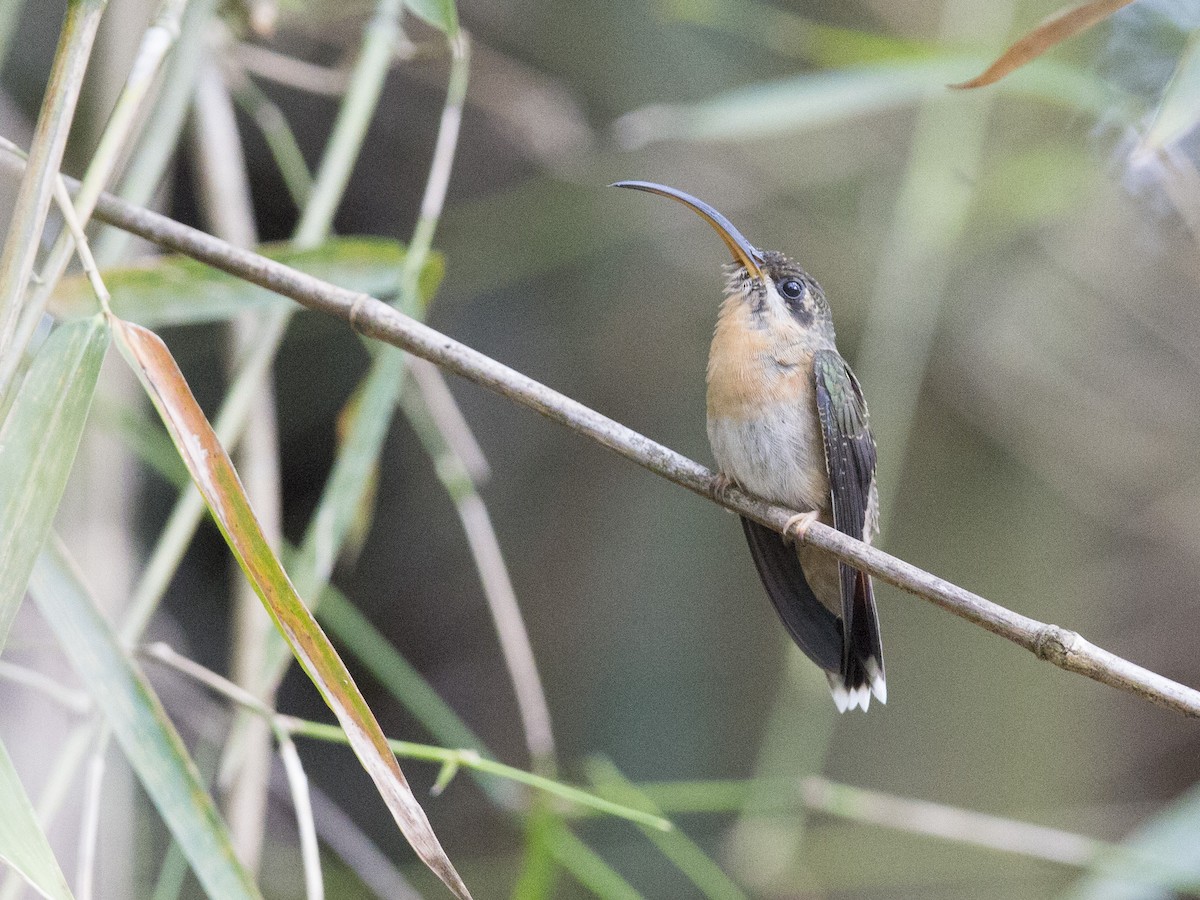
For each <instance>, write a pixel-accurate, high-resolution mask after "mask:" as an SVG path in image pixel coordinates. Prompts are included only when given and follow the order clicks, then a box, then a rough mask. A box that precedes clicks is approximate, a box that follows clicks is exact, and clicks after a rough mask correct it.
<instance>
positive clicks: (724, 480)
mask: <svg viewBox="0 0 1200 900" xmlns="http://www.w3.org/2000/svg"><path fill="white" fill-rule="evenodd" d="M731 487H733V479H732V478H730V477H729V476H728V475H726V474H725V473H724V472H718V473H717V474H716V477H715V478H713V480H712V484H711V485H710V487H709V489H708V492H709V493H710V494H712V498H713V499H714V500H716V501H717V502H718V503H724V502H725V499H726V497H725V495H726V494H727V493H728V492H729V489H730V488H731Z"/></svg>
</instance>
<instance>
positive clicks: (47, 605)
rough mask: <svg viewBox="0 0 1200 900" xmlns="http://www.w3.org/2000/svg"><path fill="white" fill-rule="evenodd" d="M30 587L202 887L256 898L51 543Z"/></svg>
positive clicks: (185, 758)
mask: <svg viewBox="0 0 1200 900" xmlns="http://www.w3.org/2000/svg"><path fill="white" fill-rule="evenodd" d="M30 591H31V593H32V594H33V599H34V601H35V602H36V603H37V606H38V609H39V610H40V611H41V613H42V617H43V618H44V619H45V620H46V621H47V623H49V625H50V627H51V628H52V629H53V631H54V635H55V637H56V638H57V639H58V642H59V644H61V645H62V648H63V652H64V655H65V656H66V657H67V659H69V660H70V661H71V665H72V666H74V667H75V671H76V672H77V673H78V675H79V679H80V681H81V682H82V683H83V684H84V685H85V686H86V687H87V689H88V691H90V692H91V695H92V697H93V698H94V699H95V701H96V705H97V706H98V707H99V709H100V711H101V713H103V715H104V717H105V719H106V721H107V722H108V725H109V726H110V727H111V728H112V732H113V735H114V736H115V737H116V739H117V743H118V744H120V746H121V750H122V752H124V754H125V757H126V759H128V760H129V764H130V765H131V766H132V767H133V770H134V772H135V773H137V777H138V780H139V781H140V782H141V784H142V786H143V787H144V788H145V789H146V793H147V794H149V795H150V799H151V800H152V801H153V802H154V806H155V807H156V808H157V809H158V813H159V815H160V816H162V818H163V821H164V822H166V824H167V827H168V828H169V829H170V831H171V834H172V836H173V837H174V838H175V840H176V841H177V842H178V843H179V845H180V846H181V847H182V848H183V850H184V853H185V854H186V855H187V859H188V862H189V863H190V864H191V867H192V871H194V872H195V873H196V877H197V878H198V879H199V880H200V883H201V884H202V885H203V886H204V889H205V891H206V892H207V893H208V895H209V896H210V897H221V898H229V900H258V898H259V897H260V895H259V892H258V888H257V887H255V885H254V880H253V879H252V878H251V877H250V876H249V874H248V873H247V872H246V870H245V869H244V868H243V867H242V865H241V863H239V862H238V860H237V855H236V854H235V853H234V850H233V844H232V843H231V842H230V839H229V833H228V831H227V830H226V828H225V823H224V822H223V821H222V820H221V817H220V815H218V813H217V809H216V805H215V804H214V803H213V800H212V797H211V796H209V794H208V792H207V791H206V790H205V788H204V782H203V781H202V780H201V778H200V773H199V772H198V771H197V770H196V765H195V763H194V762H193V761H192V758H191V756H190V755H189V754H188V751H187V748H186V747H185V746H184V744H183V740H182V739H181V738H180V737H179V733H178V732H176V730H175V726H174V725H172V724H171V720H170V719H169V718H168V717H167V714H166V711H165V710H164V709H163V707H162V703H161V702H160V701H159V699H158V696H157V695H156V694H155V693H154V689H153V688H151V687H150V683H149V682H148V681H147V680H146V676H145V675H143V674H142V671H141V670H140V669H139V668H138V667H137V665H136V664H135V663H134V662H133V661H132V660H131V659H130V658H129V656H128V654H127V653H126V651H125V650H124V648H123V647H122V646H121V644H120V642H119V641H118V640H117V637H116V635H115V634H114V632H113V630H112V628H111V627H110V626H109V624H108V622H107V621H106V620H105V619H104V617H103V616H101V615H100V611H99V610H98V609H97V607H96V604H95V601H94V600H93V599H92V597H91V596H90V595H89V594H88V590H87V588H86V587H85V586H84V584H83V583H82V581H81V580H80V578H79V575H78V573H77V572H76V571H75V570H74V568H73V567H72V565H71V564H70V562H69V560H68V559H67V558H66V555H65V552H64V551H63V550H62V548H61V546H59V545H58V544H57V542H54V541H51V542H50V543H49V544H48V545H47V546H46V549H45V550H44V551H43V552H42V554H41V556H39V557H38V561H37V565H36V566H35V568H34V571H33V579H32V581H31V582H30Z"/></svg>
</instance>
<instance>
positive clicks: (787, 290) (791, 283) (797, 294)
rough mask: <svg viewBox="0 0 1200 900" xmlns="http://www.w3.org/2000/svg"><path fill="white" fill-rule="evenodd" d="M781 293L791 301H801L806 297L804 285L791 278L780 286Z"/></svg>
mask: <svg viewBox="0 0 1200 900" xmlns="http://www.w3.org/2000/svg"><path fill="white" fill-rule="evenodd" d="M779 293H781V294H783V296H785V297H787V298H788V299H789V300H799V299H800V298H801V297H803V296H804V285H802V284H801V283H800V282H799V281H797V280H796V279H794V278H789V279H788V280H787V281H785V282H783V283H782V284H781V285H779Z"/></svg>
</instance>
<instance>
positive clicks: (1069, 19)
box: [950, 0, 1133, 88]
mask: <svg viewBox="0 0 1200 900" xmlns="http://www.w3.org/2000/svg"><path fill="white" fill-rule="evenodd" d="M1132 2H1133V0H1092V2H1090V3H1081V4H1079V5H1078V6H1069V7H1067V8H1066V9H1060V10H1059V11H1058V12H1056V13H1055V14H1054V15H1052V16H1050V17H1049V18H1048V19H1046V20H1045V21H1044V22H1042V24H1041V25H1039V26H1038V27H1037V28H1035V29H1033V30H1032V31H1030V32H1029V33H1028V34H1026V35H1025V36H1024V37H1023V38H1021V39H1020V40H1019V41H1017V42H1016V43H1015V44H1013V45H1012V46H1011V47H1009V48H1008V49H1007V50H1005V51H1004V52H1003V53H1001V54H1000V58H999V59H997V60H996V61H995V62H994V63H992V64H991V65H990V66H988V67H987V69H985V70H984V71H983V72H982V73H981V74H979V75H976V76H975V77H974V78H972V79H970V80H969V81H963V82H960V83H958V84H952V85H950V87H953V88H977V87H984V86H985V85H989V84H994V83H995V82H997V81H999V80H1000V79H1001V78H1003V77H1004V76H1005V75H1007V74H1009V73H1010V72H1013V71H1015V70H1016V69H1019V68H1021V66H1024V65H1027V64H1028V63H1030V62H1032V61H1033V60H1035V59H1037V58H1038V57H1039V56H1041V55H1042V54H1043V53H1045V52H1046V51H1047V50H1049V49H1051V48H1052V47H1056V46H1058V45H1059V44H1061V43H1062V42H1063V41H1065V40H1067V39H1068V38H1072V37H1074V36H1075V35H1077V34H1079V33H1080V32H1081V31H1086V30H1087V29H1089V28H1091V27H1092V26H1093V25H1095V24H1097V23H1098V22H1102V21H1103V20H1104V19H1107V18H1108V17H1109V16H1111V15H1112V14H1113V13H1115V12H1116V11H1117V10H1118V9H1120V8H1121V7H1122V6H1128V5H1129V4H1130V3H1132Z"/></svg>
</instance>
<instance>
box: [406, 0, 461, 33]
mask: <svg viewBox="0 0 1200 900" xmlns="http://www.w3.org/2000/svg"><path fill="white" fill-rule="evenodd" d="M404 5H405V6H407V7H408V8H409V9H410V10H412V11H413V14H414V15H416V16H417V17H418V18H420V19H424V20H425V21H426V22H428V23H429V24H430V25H432V26H433V27H434V28H437V29H439V30H441V31H444V32H445V33H446V36H447V37H454V35H456V34H457V33H458V10H457V9H456V8H455V6H454V0H404Z"/></svg>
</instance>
